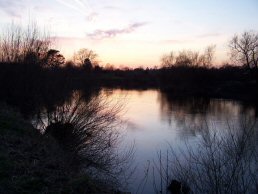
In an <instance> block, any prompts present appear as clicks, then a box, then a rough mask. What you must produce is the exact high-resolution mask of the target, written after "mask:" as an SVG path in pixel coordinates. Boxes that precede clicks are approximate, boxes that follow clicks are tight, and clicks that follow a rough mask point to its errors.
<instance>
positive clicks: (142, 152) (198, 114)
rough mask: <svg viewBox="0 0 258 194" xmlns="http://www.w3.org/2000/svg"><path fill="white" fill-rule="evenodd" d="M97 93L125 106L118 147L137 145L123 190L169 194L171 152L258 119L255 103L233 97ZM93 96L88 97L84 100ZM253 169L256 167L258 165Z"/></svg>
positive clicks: (122, 150) (122, 149)
mask: <svg viewBox="0 0 258 194" xmlns="http://www.w3.org/2000/svg"><path fill="white" fill-rule="evenodd" d="M94 95H95V96H102V97H101V98H103V97H104V98H106V99H108V100H107V102H108V103H109V106H110V107H112V106H113V105H112V104H114V105H117V104H120V105H121V106H119V107H120V109H121V111H120V113H119V116H120V120H121V121H122V122H121V123H122V124H120V125H119V128H118V129H117V130H118V133H119V134H120V140H119V141H118V144H117V145H116V150H118V153H122V154H123V153H125V152H126V151H125V150H130V149H131V148H132V147H133V151H134V155H133V157H132V158H130V168H129V167H128V168H127V169H126V170H128V172H127V175H128V174H130V173H131V172H133V173H132V175H131V176H130V178H129V176H125V177H124V179H125V180H122V179H123V178H121V182H123V184H125V183H127V185H126V187H123V188H122V189H123V190H124V191H130V192H131V193H143V194H152V193H167V190H166V188H167V186H168V184H169V183H170V181H171V179H177V178H178V177H172V175H171V174H170V167H171V164H172V163H171V160H170V159H171V157H172V159H173V155H171V152H172V150H173V151H174V153H177V154H178V156H179V158H180V157H181V155H182V154H181V155H180V153H182V150H183V151H184V150H186V145H188V147H190V148H192V149H193V150H194V149H197V147H198V145H199V142H200V141H201V140H202V139H203V137H204V135H205V134H207V133H208V132H209V134H215V133H216V134H220V136H222V137H223V136H225V134H226V133H227V132H228V131H233V133H236V134H237V133H239V132H240V131H241V129H242V128H248V127H250V126H255V125H256V124H255V121H256V120H257V117H258V111H257V108H256V107H255V106H254V105H247V104H243V103H242V102H239V101H234V100H224V99H203V98H184V99H182V98H175V97H173V96H171V95H169V94H167V93H163V92H161V91H159V90H121V89H105V88H104V89H101V90H100V91H98V92H96V93H95V94H94ZM71 98H74V96H73V95H72V97H71ZM89 99H90V97H89V98H87V100H86V101H89ZM68 101H70V104H72V106H74V105H73V104H76V103H75V102H73V99H68ZM60 104H62V103H59V106H60ZM96 105H97V104H96ZM121 107H122V108H121ZM59 110H60V108H59ZM61 110H63V109H61ZM63 113H64V112H63ZM58 114H60V113H58ZM58 114H54V115H58ZM82 115H83V114H82ZM81 118H82V117H81ZM44 119H45V118H43V119H41V120H44ZM256 132H257V127H256ZM254 135H257V133H256V134H254ZM255 140H258V138H256V139H255ZM257 142H258V141H256V145H255V147H256V148H257ZM221 152H223V151H221ZM221 152H219V154H221ZM220 157H221V156H220ZM224 158H225V156H223V159H224ZM256 159H257V158H256ZM219 160H220V159H219ZM255 167H256V168H257V164H255ZM243 176H245V175H243ZM247 176H249V175H247ZM161 191H162V192H161Z"/></svg>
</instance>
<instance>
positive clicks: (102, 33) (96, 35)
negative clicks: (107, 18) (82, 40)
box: [87, 22, 148, 40]
mask: <svg viewBox="0 0 258 194" xmlns="http://www.w3.org/2000/svg"><path fill="white" fill-rule="evenodd" d="M147 24H148V23H147V22H138V23H133V24H131V25H129V26H128V27H126V28H122V29H110V30H96V31H95V32H93V33H88V34H87V36H88V37H89V38H91V39H96V40H100V39H105V38H113V37H116V36H117V35H120V34H129V33H132V32H134V31H135V30H136V29H137V28H140V27H142V26H145V25H147Z"/></svg>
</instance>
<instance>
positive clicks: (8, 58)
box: [0, 23, 51, 63]
mask: <svg viewBox="0 0 258 194" xmlns="http://www.w3.org/2000/svg"><path fill="white" fill-rule="evenodd" d="M50 44H51V41H50V39H49V36H48V35H47V34H46V33H41V32H40V30H39V28H38V26H37V25H36V24H35V23H32V24H29V25H28V26H27V27H26V28H22V27H21V26H17V25H14V24H12V25H11V26H10V27H9V28H7V30H6V31H5V32H4V33H3V36H2V37H1V39H0V61H2V62H33V63H35V62H40V61H41V60H42V59H43V58H45V56H46V53H47V51H48V50H49V47H50Z"/></svg>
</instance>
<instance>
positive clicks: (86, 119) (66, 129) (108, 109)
mask: <svg viewBox="0 0 258 194" xmlns="http://www.w3.org/2000/svg"><path fill="white" fill-rule="evenodd" d="M107 99H108V98H106V97H105V96H103V95H101V94H99V95H93V96H91V98H89V97H87V98H84V97H83V96H82V93H80V92H74V93H73V95H72V97H71V98H70V99H69V100H67V101H66V102H65V103H63V104H59V105H56V106H55V107H52V108H51V109H48V108H44V109H42V110H41V111H40V112H39V113H38V114H37V116H36V117H37V118H36V119H34V125H35V126H36V127H37V128H38V129H40V130H41V132H42V133H44V134H45V135H47V136H49V137H50V136H51V137H54V138H55V139H56V141H57V142H58V143H59V144H60V145H61V147H62V148H63V149H64V150H66V151H67V152H69V153H70V154H71V157H70V158H71V161H69V162H71V166H74V167H76V168H77V169H79V170H82V169H83V170H85V171H87V172H88V173H90V174H91V175H92V176H96V177H97V178H100V177H101V178H103V179H105V178H108V180H109V181H114V182H115V183H117V181H118V180H119V179H120V178H121V176H122V173H124V174H123V175H125V172H128V171H126V168H127V169H128V166H127V165H129V161H130V159H132V155H133V148H130V149H127V151H125V152H124V153H121V154H119V153H118V151H117V150H118V148H117V146H118V143H119V141H120V133H119V131H118V128H120V127H121V126H122V122H121V119H120V118H119V113H120V111H121V105H120V103H112V106H111V105H110V104H111V102H110V101H109V100H107Z"/></svg>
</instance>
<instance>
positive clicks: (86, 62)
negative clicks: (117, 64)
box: [82, 58, 93, 71]
mask: <svg viewBox="0 0 258 194" xmlns="http://www.w3.org/2000/svg"><path fill="white" fill-rule="evenodd" d="M82 67H83V69H85V70H86V71H91V70H92V68H93V66H92V63H91V61H90V59H89V58H86V59H85V60H84V63H83V65H82Z"/></svg>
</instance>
